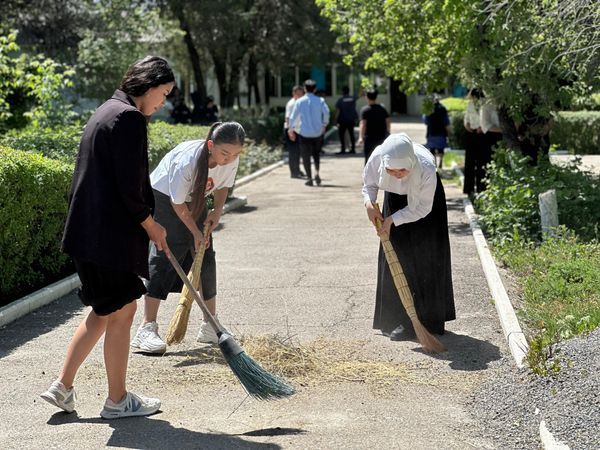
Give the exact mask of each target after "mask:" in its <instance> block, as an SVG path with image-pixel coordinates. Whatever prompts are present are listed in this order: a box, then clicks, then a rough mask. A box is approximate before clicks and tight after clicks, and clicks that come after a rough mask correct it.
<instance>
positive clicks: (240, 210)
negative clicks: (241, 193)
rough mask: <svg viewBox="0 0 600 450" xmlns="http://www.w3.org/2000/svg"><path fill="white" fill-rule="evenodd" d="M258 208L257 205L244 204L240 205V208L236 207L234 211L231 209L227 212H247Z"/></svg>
mask: <svg viewBox="0 0 600 450" xmlns="http://www.w3.org/2000/svg"><path fill="white" fill-rule="evenodd" d="M257 209H258V207H256V206H248V205H244V206H240V207H239V208H236V209H234V210H233V211H229V212H228V213H227V214H247V213H251V212H254V211H256V210H257Z"/></svg>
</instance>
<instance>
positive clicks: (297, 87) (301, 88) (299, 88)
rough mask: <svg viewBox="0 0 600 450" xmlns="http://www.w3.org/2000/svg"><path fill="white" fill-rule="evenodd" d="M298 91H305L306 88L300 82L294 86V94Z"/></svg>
mask: <svg viewBox="0 0 600 450" xmlns="http://www.w3.org/2000/svg"><path fill="white" fill-rule="evenodd" d="M296 91H302V92H304V88H303V87H302V86H300V85H299V84H297V85H296V86H294V87H293V88H292V94H293V93H294V92H296Z"/></svg>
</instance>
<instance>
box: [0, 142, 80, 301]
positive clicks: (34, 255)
mask: <svg viewBox="0 0 600 450" xmlns="http://www.w3.org/2000/svg"><path fill="white" fill-rule="evenodd" d="M72 174H73V166H72V165H71V164H68V163H64V162H61V161H57V160H53V159H50V158H46V157H44V156H42V155H40V154H36V153H28V152H21V151H17V150H13V149H10V148H7V147H1V146H0V273H1V274H2V276H1V277H0V305H3V304H6V303H8V302H9V301H10V300H11V299H15V298H18V297H19V296H21V295H24V294H26V293H28V292H31V291H33V290H35V289H38V288H39V287H41V286H42V285H45V284H47V283H45V281H46V280H47V279H52V278H54V279H56V277H57V276H58V275H61V274H62V273H64V271H65V269H66V268H67V267H66V264H67V258H66V257H65V255H63V254H62V253H61V252H60V241H61V238H62V232H63V227H64V223H65V217H66V213H67V195H68V191H69V187H70V183H71V177H72Z"/></svg>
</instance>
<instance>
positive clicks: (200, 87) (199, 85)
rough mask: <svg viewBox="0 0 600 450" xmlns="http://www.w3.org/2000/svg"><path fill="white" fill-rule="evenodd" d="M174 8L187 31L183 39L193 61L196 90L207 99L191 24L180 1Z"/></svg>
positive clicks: (181, 25)
mask: <svg viewBox="0 0 600 450" xmlns="http://www.w3.org/2000/svg"><path fill="white" fill-rule="evenodd" d="M172 8H173V13H174V14H175V17H177V19H178V20H179V26H180V28H181V30H182V31H184V32H185V35H184V37H183V40H184V41H185V45H186V47H187V50H188V53H189V55H190V62H191V63H192V70H193V71H194V81H195V82H196V91H197V92H198V93H199V94H200V98H202V99H205V98H206V85H205V84H204V75H203V73H202V67H201V66H200V54H199V53H198V50H197V49H196V46H195V45H194V41H193V39H192V34H191V33H190V25H189V23H188V21H187V18H186V17H185V14H184V12H183V8H182V6H181V4H180V3H179V2H174V3H173V5H172Z"/></svg>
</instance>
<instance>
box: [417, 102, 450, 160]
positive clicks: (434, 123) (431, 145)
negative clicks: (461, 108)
mask: <svg viewBox="0 0 600 450" xmlns="http://www.w3.org/2000/svg"><path fill="white" fill-rule="evenodd" d="M423 120H424V122H425V125H427V144H425V147H427V148H428V149H429V151H430V152H431V153H433V156H435V160H436V166H437V167H438V168H440V169H441V168H442V162H443V159H444V149H445V148H446V147H447V146H448V131H449V128H450V119H449V118H448V111H447V110H446V108H445V107H444V105H442V104H441V102H440V96H439V95H437V94H434V96H433V112H432V113H431V114H428V115H426V116H424V117H423Z"/></svg>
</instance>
